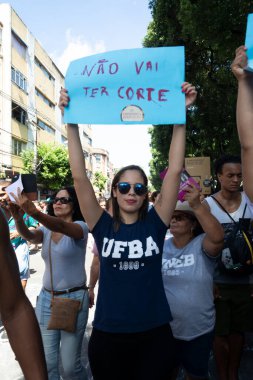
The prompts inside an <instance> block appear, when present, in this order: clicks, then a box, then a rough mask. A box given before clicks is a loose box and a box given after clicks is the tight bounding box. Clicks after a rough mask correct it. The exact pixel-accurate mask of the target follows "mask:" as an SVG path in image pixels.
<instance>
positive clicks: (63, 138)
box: [61, 136, 68, 146]
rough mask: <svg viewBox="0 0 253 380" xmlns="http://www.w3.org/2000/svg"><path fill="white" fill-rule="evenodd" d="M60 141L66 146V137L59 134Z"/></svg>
mask: <svg viewBox="0 0 253 380" xmlns="http://www.w3.org/2000/svg"><path fill="white" fill-rule="evenodd" d="M61 143H62V144H64V145H65V146H67V144H68V139H66V137H64V136H61Z"/></svg>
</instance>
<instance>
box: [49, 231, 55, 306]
mask: <svg viewBox="0 0 253 380" xmlns="http://www.w3.org/2000/svg"><path fill="white" fill-rule="evenodd" d="M51 245H52V236H51V235H50V240H49V248H48V256H49V267H50V282H51V296H52V299H53V298H54V287H53V268H52V256H51Z"/></svg>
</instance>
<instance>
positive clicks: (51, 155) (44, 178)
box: [21, 143, 73, 190]
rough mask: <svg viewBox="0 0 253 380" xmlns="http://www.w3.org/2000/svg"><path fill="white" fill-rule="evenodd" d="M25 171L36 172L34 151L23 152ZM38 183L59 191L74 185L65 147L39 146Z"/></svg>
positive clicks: (37, 162) (37, 161)
mask: <svg viewBox="0 0 253 380" xmlns="http://www.w3.org/2000/svg"><path fill="white" fill-rule="evenodd" d="M21 157H22V160H23V164H24V171H25V172H26V173H33V172H34V151H33V150H26V151H23V152H22V155H21ZM35 166H36V170H35V171H36V174H37V182H38V183H40V184H42V185H44V186H45V187H46V188H47V189H51V190H58V189H60V188H61V187H63V186H66V185H69V184H72V183H73V180H72V175H71V171H70V166H69V159H68V153H67V149H66V148H65V146H62V145H54V144H44V143H43V144H39V145H38V147H37V160H36V165H35Z"/></svg>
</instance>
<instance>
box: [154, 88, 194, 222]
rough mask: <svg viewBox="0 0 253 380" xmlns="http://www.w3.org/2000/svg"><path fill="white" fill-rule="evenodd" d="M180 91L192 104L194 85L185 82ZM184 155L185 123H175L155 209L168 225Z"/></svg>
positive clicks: (174, 203)
mask: <svg viewBox="0 0 253 380" xmlns="http://www.w3.org/2000/svg"><path fill="white" fill-rule="evenodd" d="M182 91H183V92H185V94H186V107H188V106H189V105H191V104H193V103H194V101H195V99H196V95H197V93H196V90H195V87H194V86H192V85H191V84H189V83H187V82H185V83H184V84H183V86H182ZM184 155H185V125H175V126H174V127H173V134H172V140H171V143H170V150H169V168H168V171H167V173H166V175H165V177H164V180H163V184H162V188H161V192H160V194H159V198H158V201H157V202H156V203H155V206H154V207H155V209H156V211H157V213H158V215H159V216H160V218H161V219H162V220H163V222H164V223H165V224H166V225H167V226H168V225H169V223H170V220H171V216H172V214H173V211H174V209H175V206H176V201H177V195H178V189H179V184H180V176H181V172H182V169H183V166H184Z"/></svg>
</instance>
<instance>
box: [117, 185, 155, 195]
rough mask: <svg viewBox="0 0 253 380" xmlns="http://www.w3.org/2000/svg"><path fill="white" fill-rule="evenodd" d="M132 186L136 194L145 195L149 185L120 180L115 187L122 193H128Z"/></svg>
mask: <svg viewBox="0 0 253 380" xmlns="http://www.w3.org/2000/svg"><path fill="white" fill-rule="evenodd" d="M132 186H133V189H134V192H135V194H136V195H144V194H146V193H147V191H148V189H147V186H145V185H143V183H129V182H118V183H117V185H116V186H115V187H117V188H118V190H119V192H120V194H127V193H129V191H130V189H131V187H132Z"/></svg>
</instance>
